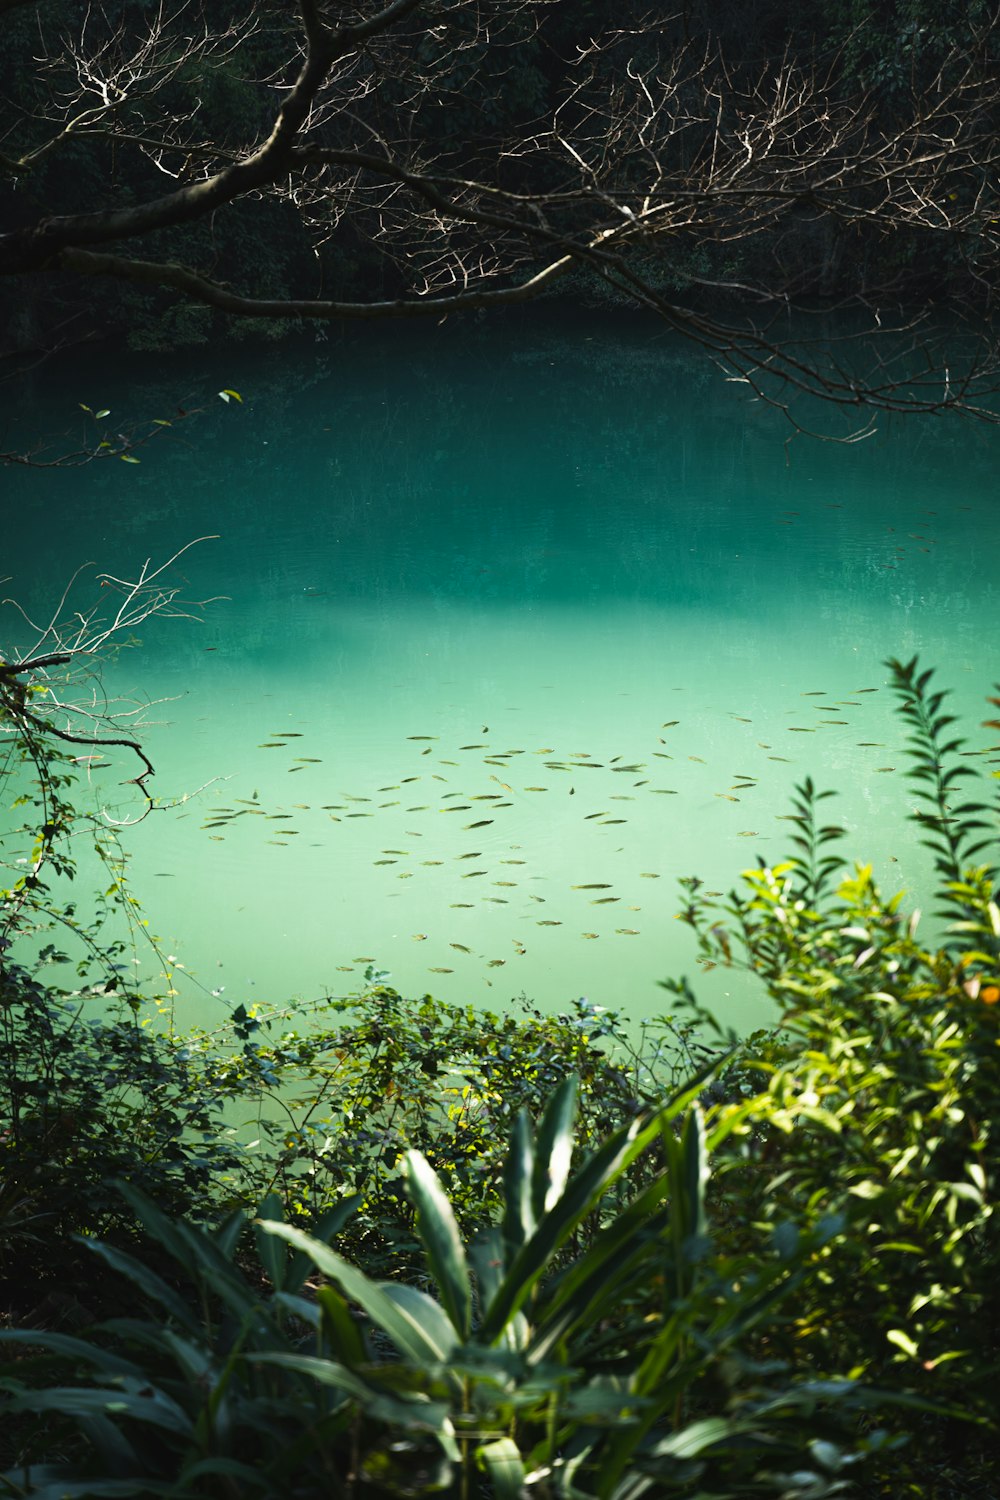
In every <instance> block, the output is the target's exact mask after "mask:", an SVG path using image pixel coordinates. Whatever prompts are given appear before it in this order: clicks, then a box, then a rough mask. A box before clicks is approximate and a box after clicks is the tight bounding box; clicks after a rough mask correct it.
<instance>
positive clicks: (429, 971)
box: [427, 964, 455, 974]
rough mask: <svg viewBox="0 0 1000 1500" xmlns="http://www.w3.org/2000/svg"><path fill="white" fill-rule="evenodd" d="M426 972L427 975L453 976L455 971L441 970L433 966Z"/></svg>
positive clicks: (437, 966)
mask: <svg viewBox="0 0 1000 1500" xmlns="http://www.w3.org/2000/svg"><path fill="white" fill-rule="evenodd" d="M427 972H428V974H454V972H455V970H454V969H442V968H441V967H440V966H439V965H437V964H435V965H434V966H433V967H432V968H430V969H428V970H427Z"/></svg>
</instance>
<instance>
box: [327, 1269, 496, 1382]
mask: <svg viewBox="0 0 1000 1500" xmlns="http://www.w3.org/2000/svg"><path fill="white" fill-rule="evenodd" d="M327 1290H329V1289H327ZM383 1291H384V1292H385V1294H386V1296H387V1297H389V1298H390V1299H391V1300H392V1301H393V1302H395V1304H396V1306H397V1307H398V1308H400V1309H401V1310H402V1311H403V1312H404V1313H405V1315H406V1316H407V1317H408V1318H409V1319H410V1320H411V1322H413V1323H414V1324H416V1325H417V1326H418V1327H419V1328H421V1329H422V1330H423V1332H424V1333H425V1335H426V1336H427V1339H428V1341H429V1342H430V1343H432V1344H434V1345H435V1346H436V1347H437V1349H438V1350H439V1351H440V1354H439V1358H440V1359H441V1361H442V1363H443V1362H444V1361H445V1360H447V1359H450V1358H451V1357H452V1355H453V1354H454V1353H455V1350H456V1349H457V1348H458V1347H459V1340H458V1338H457V1337H456V1331H455V1326H454V1324H453V1323H452V1321H451V1319H450V1318H449V1317H447V1315H446V1314H445V1312H444V1310H443V1309H442V1307H441V1306H440V1304H439V1303H437V1302H435V1301H434V1298H433V1297H428V1295H427V1293H426V1292H422V1291H421V1290H420V1289H419V1287H415V1286H406V1285H405V1284H404V1283H402V1282H398V1283H397V1282H392V1283H389V1282H386V1283H385V1284H384V1285H383ZM465 1337H468V1335H465Z"/></svg>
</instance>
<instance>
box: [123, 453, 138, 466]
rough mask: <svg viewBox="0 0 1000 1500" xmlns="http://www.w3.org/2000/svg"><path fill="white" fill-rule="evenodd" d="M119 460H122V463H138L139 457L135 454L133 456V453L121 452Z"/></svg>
mask: <svg viewBox="0 0 1000 1500" xmlns="http://www.w3.org/2000/svg"><path fill="white" fill-rule="evenodd" d="M121 461H122V463H123V464H137V463H139V459H137V458H136V456H135V454H134V453H123V454H122V455H121Z"/></svg>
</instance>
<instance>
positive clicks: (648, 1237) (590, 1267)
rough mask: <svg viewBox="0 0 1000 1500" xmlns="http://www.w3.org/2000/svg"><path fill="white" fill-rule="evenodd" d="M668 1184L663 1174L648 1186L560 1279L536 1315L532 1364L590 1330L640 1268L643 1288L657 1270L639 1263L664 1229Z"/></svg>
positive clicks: (653, 1250)
mask: <svg viewBox="0 0 1000 1500" xmlns="http://www.w3.org/2000/svg"><path fill="white" fill-rule="evenodd" d="M668 1186H669V1183H668V1178H667V1177H666V1175H665V1174H663V1175H661V1176H660V1177H658V1178H657V1179H656V1180H655V1181H654V1182H652V1183H650V1185H649V1187H647V1188H646V1189H645V1190H644V1191H643V1192H642V1193H640V1194H639V1196H638V1197H637V1198H635V1199H634V1200H633V1201H632V1203H630V1204H629V1205H628V1207H627V1208H625V1209H624V1210H623V1211H622V1212H621V1213H619V1214H617V1215H616V1216H615V1218H614V1219H613V1220H612V1221H611V1223H610V1224H608V1225H607V1226H606V1227H605V1228H604V1229H602V1230H601V1231H600V1232H599V1233H598V1234H597V1235H596V1236H595V1237H594V1239H593V1240H592V1242H591V1244H590V1246H589V1247H588V1249H587V1250H586V1251H585V1253H584V1254H583V1255H582V1256H581V1257H580V1259H579V1260H577V1261H576V1262H575V1263H574V1264H573V1265H572V1266H570V1267H569V1269H568V1270H567V1271H565V1272H564V1273H563V1274H562V1275H561V1276H560V1278H559V1280H558V1283H557V1284H556V1288H555V1291H554V1293H553V1294H552V1296H551V1298H550V1299H548V1300H547V1301H546V1304H545V1306H544V1308H543V1309H542V1311H541V1312H540V1313H539V1315H538V1326H537V1329H536V1331H535V1334H534V1336H533V1338H532V1339H531V1343H530V1345H529V1350H528V1357H529V1359H530V1360H531V1361H532V1362H534V1361H536V1360H538V1359H543V1358H545V1357H546V1356H547V1355H548V1354H550V1353H551V1352H552V1350H553V1348H554V1347H555V1346H556V1345H557V1344H558V1343H559V1342H560V1341H561V1340H562V1339H564V1338H568V1337H569V1336H570V1335H571V1334H572V1333H573V1332H574V1331H576V1329H577V1328H578V1327H579V1328H580V1329H581V1330H583V1331H584V1332H585V1331H586V1329H587V1328H588V1327H593V1326H595V1324H596V1323H597V1322H598V1321H599V1320H600V1318H601V1317H602V1316H603V1312H602V1309H604V1308H606V1306H607V1304H609V1303H611V1304H612V1306H613V1305H614V1304H615V1303H617V1304H618V1305H619V1306H620V1303H621V1299H622V1298H623V1296H625V1295H626V1293H627V1289H628V1287H629V1286H630V1285H631V1284H632V1282H633V1281H634V1279H635V1277H636V1274H637V1271H638V1268H639V1267H642V1270H641V1271H639V1272H638V1274H639V1275H640V1276H641V1278H642V1281H643V1283H644V1284H645V1283H648V1281H649V1280H650V1279H651V1278H652V1276H653V1275H655V1274H656V1273H657V1272H658V1270H659V1264H658V1262H657V1264H656V1265H655V1266H653V1265H649V1266H648V1267H647V1266H646V1265H644V1262H646V1261H648V1260H650V1258H651V1256H653V1255H654V1254H655V1253H656V1252H657V1243H656V1242H657V1240H658V1239H659V1238H660V1237H661V1236H662V1234H663V1233H664V1232H665V1230H666V1228H667V1224H668V1216H667V1210H665V1209H664V1208H663V1206H662V1205H663V1200H664V1198H665V1197H666V1195H667V1192H668Z"/></svg>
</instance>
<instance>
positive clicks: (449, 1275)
mask: <svg viewBox="0 0 1000 1500" xmlns="http://www.w3.org/2000/svg"><path fill="white" fill-rule="evenodd" d="M403 1163H404V1171H405V1173H406V1187H407V1192H408V1193H409V1196H410V1199H411V1201H412V1203H413V1206H414V1208H415V1209H416V1211H417V1233H418V1235H419V1236H420V1239H421V1241H422V1242H423V1246H424V1249H425V1250H426V1251H427V1263H428V1265H429V1267H430V1271H431V1275H432V1276H433V1277H434V1280H435V1281H436V1283H437V1288H438V1291H439V1292H440V1294H441V1302H442V1305H443V1307H444V1309H445V1311H446V1312H447V1314H448V1316H449V1318H450V1319H451V1321H452V1323H453V1324H454V1326H455V1329H456V1331H457V1333H458V1336H459V1338H462V1339H467V1338H468V1337H469V1330H470V1328H471V1326H472V1287H471V1284H470V1282H469V1267H468V1263H467V1261H466V1259H465V1250H464V1249H463V1247H462V1238H461V1235H460V1234H459V1232H458V1225H457V1224H456V1222H455V1215H454V1214H453V1213H452V1209H451V1204H450V1203H449V1202H448V1199H447V1196H446V1194H445V1191H444V1188H443V1187H442V1186H441V1183H440V1182H439V1180H438V1177H437V1173H436V1172H435V1171H434V1170H433V1168H432V1167H431V1165H430V1163H429V1162H428V1160H427V1158H426V1157H425V1156H423V1155H422V1154H421V1152H419V1151H407V1152H406V1154H405V1156H404V1158H403Z"/></svg>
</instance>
